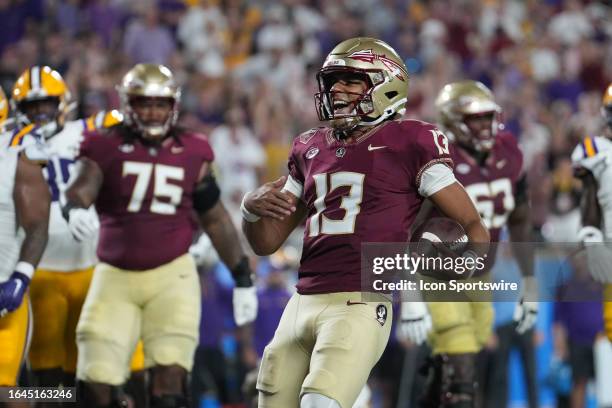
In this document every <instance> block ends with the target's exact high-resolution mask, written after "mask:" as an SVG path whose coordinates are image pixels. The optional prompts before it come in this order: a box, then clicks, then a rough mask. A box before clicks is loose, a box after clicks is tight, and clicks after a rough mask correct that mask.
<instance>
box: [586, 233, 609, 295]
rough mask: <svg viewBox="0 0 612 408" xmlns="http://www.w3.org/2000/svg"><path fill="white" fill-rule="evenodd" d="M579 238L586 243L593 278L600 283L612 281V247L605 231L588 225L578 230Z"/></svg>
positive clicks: (588, 263) (588, 262)
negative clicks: (605, 237) (607, 240)
mask: <svg viewBox="0 0 612 408" xmlns="http://www.w3.org/2000/svg"><path fill="white" fill-rule="evenodd" d="M578 239H579V240H580V241H582V243H583V244H584V249H585V251H586V257H587V265H588V269H589V272H590V273H591V276H592V277H593V279H594V280H596V281H597V282H600V283H612V268H610V265H612V249H611V248H610V247H609V245H610V243H609V242H605V240H604V234H603V232H601V230H600V229H599V228H595V227H593V226H590V225H587V226H585V227H582V228H581V229H580V231H578Z"/></svg>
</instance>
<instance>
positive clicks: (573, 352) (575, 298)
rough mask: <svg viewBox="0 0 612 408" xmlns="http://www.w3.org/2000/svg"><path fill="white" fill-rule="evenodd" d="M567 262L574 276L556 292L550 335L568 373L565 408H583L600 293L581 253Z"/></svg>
mask: <svg viewBox="0 0 612 408" xmlns="http://www.w3.org/2000/svg"><path fill="white" fill-rule="evenodd" d="M570 262H571V264H572V266H573V270H574V273H573V276H572V277H570V278H569V280H567V281H566V282H565V283H564V284H563V285H561V286H560V287H559V289H558V291H557V302H556V303H555V327H554V332H553V333H554V335H555V346H556V348H555V353H556V355H557V356H558V357H559V358H560V359H561V360H564V359H565V360H567V361H569V364H570V367H571V370H572V391H571V395H570V401H569V406H570V407H571V408H584V407H586V389H587V383H588V382H589V381H590V380H592V379H593V378H594V377H595V367H594V360H593V344H594V342H595V339H596V337H597V336H598V335H599V334H600V333H601V332H602V331H603V314H602V309H601V299H602V292H601V286H600V285H599V284H597V283H596V282H594V281H593V280H592V279H591V276H590V275H589V272H588V270H587V265H586V257H585V253H584V252H580V253H578V254H577V255H575V256H573V257H572V258H571V259H570Z"/></svg>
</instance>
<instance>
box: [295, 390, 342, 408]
mask: <svg viewBox="0 0 612 408" xmlns="http://www.w3.org/2000/svg"><path fill="white" fill-rule="evenodd" d="M300 408H340V404H338V402H337V401H336V400H333V399H331V398H329V397H326V396H325V395H322V394H315V393H308V394H304V395H303V396H302V399H301V400H300Z"/></svg>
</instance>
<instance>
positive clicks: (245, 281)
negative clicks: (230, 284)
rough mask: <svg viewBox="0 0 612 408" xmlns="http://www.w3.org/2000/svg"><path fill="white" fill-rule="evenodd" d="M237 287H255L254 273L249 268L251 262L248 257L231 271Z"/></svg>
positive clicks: (242, 259) (244, 257)
mask: <svg viewBox="0 0 612 408" xmlns="http://www.w3.org/2000/svg"><path fill="white" fill-rule="evenodd" d="M230 272H231V273H232V277H233V278H234V282H236V287H238V288H248V287H251V286H253V272H252V271H251V267H250V266H249V260H248V258H247V257H246V256H243V257H242V258H241V259H240V262H238V265H236V266H234V267H233V268H232V269H231V271H230Z"/></svg>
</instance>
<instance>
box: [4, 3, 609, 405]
mask: <svg viewBox="0 0 612 408" xmlns="http://www.w3.org/2000/svg"><path fill="white" fill-rule="evenodd" d="M610 17H611V11H610V7H609V5H608V3H607V2H604V1H602V2H597V1H588V0H583V1H579V0H566V1H564V0H540V1H536V0H524V1H519V0H516V1H515V0H508V1H502V0H482V1H475V0H457V1H455V0H454V1H441V0H437V1H436V0H432V1H425V0H421V1H417V0H343V1H340V0H338V1H324V0H319V1H317V0H310V1H309V0H283V1H281V0H278V1H271V0H267V1H266V0H260V1H256V0H253V1H246V0H226V1H222V0H209V1H206V0H201V1H198V0H185V1H179V0H160V1H157V2H155V1H149V0H0V27H2V28H1V30H2V35H0V55H1V59H0V85H1V86H2V88H3V89H4V90H5V91H6V92H7V94H9V93H10V90H11V88H12V84H13V82H14V80H15V79H16V78H17V76H18V75H19V74H20V73H21V72H22V71H23V70H24V69H26V68H27V67H29V66H31V65H35V64H47V65H50V66H52V67H53V68H55V69H57V70H58V71H59V72H60V73H61V74H62V75H63V76H64V78H65V79H66V81H67V83H68V84H69V87H70V89H71V91H72V95H73V98H74V100H76V101H78V107H77V108H76V110H75V112H74V115H75V116H77V117H85V116H88V115H90V114H92V113H94V112H96V111H98V110H101V109H110V108H116V107H118V106H119V99H118V96H117V93H116V92H115V91H114V86H115V85H116V84H117V83H118V82H119V80H120V78H121V76H122V75H123V74H124V73H125V72H126V71H127V70H128V69H129V68H130V67H131V66H132V65H133V64H135V63H139V62H155V63H162V64H166V65H168V66H169V67H170V68H171V69H172V70H173V71H174V73H175V75H176V76H177V78H178V79H179V81H180V83H181V85H182V87H183V93H182V97H181V104H182V115H181V122H182V123H183V124H184V125H187V126H190V127H193V128H196V129H199V130H201V131H203V132H205V133H207V134H209V136H210V137H211V140H212V144H213V147H214V149H215V152H216V167H217V169H216V170H217V174H218V177H219V180H220V184H221V188H222V191H223V195H224V200H225V203H226V204H227V205H228V208H229V209H230V211H232V214H233V216H234V218H235V220H236V222H239V218H240V213H239V210H238V208H239V203H240V200H241V198H242V195H243V193H244V192H246V191H249V190H251V189H252V188H254V187H255V186H256V185H257V184H258V183H260V182H262V181H268V180H270V179H273V178H275V177H278V176H279V175H282V174H284V172H285V164H286V157H287V154H288V152H289V148H290V142H291V139H292V137H293V136H294V135H296V134H298V133H299V132H300V131H303V130H304V129H306V128H309V127H311V126H316V125H317V119H316V113H315V110H314V101H313V94H314V92H315V88H316V83H315V80H314V77H315V73H316V71H317V69H318V68H319V67H320V65H321V63H322V58H323V57H324V56H325V55H326V54H327V52H329V51H330V50H331V48H332V47H333V46H334V45H335V44H337V43H338V42H340V41H341V40H343V39H346V38H349V37H353V36H357V35H368V36H374V37H378V38H381V39H383V40H385V41H387V42H388V43H389V44H391V45H392V46H393V47H394V48H395V49H396V50H397V51H398V53H399V54H400V55H401V56H402V57H403V58H405V61H406V65H407V66H408V69H409V71H410V73H411V74H412V78H411V82H410V89H409V102H408V113H407V116H409V117H413V118H418V119H423V120H428V121H433V120H435V112H434V111H433V106H434V105H433V98H434V97H435V95H436V94H437V92H438V90H439V89H440V88H441V87H442V85H444V84H445V83H447V82H449V81H452V80H456V79H460V78H472V79H477V80H480V81H482V82H483V83H485V84H486V85H487V86H489V87H490V88H491V89H492V90H493V91H494V93H495V95H496V98H497V102H498V103H499V104H500V105H501V106H502V107H503V110H504V122H505V124H506V126H507V127H508V128H509V129H510V130H511V131H512V132H513V133H514V134H515V135H516V137H517V138H518V139H519V142H520V145H521V147H522V148H523V152H524V154H525V170H526V172H527V174H528V178H529V181H530V197H531V200H532V206H533V213H534V220H533V221H534V225H533V229H534V233H535V234H536V236H537V237H538V240H541V241H558V242H568V241H569V242H571V241H572V240H573V239H574V237H575V233H576V231H577V227H578V223H579V219H578V212H577V205H578V199H579V194H580V190H579V188H580V186H579V185H578V184H577V183H576V182H575V180H574V179H573V178H572V168H571V163H570V159H569V156H570V153H571V150H572V149H573V147H574V146H575V144H576V143H577V142H578V141H579V140H580V139H581V138H582V137H584V136H585V135H596V134H599V133H600V131H601V129H602V125H603V121H602V120H601V116H600V102H601V96H602V92H603V90H605V88H606V87H607V85H608V84H609V83H610V81H611V80H612V46H611V42H610V37H611V36H612V18H610ZM160 238H161V237H160ZM296 242H297V244H296ZM297 245H299V235H298V238H297V239H295V240H293V241H292V242H291V243H290V244H289V246H288V247H287V248H285V250H284V251H283V252H282V253H280V254H277V256H274V257H272V258H271V259H263V260H261V261H260V262H259V265H258V273H259V275H260V285H261V293H260V317H259V319H258V321H257V323H256V324H255V325H254V333H253V338H254V340H253V346H252V347H248V346H245V344H246V343H249V341H245V339H248V338H249V337H250V334H249V333H245V332H238V333H237V332H236V331H235V328H234V327H233V323H232V317H231V316H232V314H231V302H227V300H228V299H230V297H224V293H225V292H228V291H229V285H230V284H231V283H230V282H231V279H230V278H229V274H228V272H227V270H225V269H224V268H223V267H222V266H220V265H214V262H213V263H210V264H207V265H206V266H204V267H203V268H202V269H203V270H206V272H208V273H204V274H203V275H202V276H203V277H202V281H203V293H204V298H205V300H204V304H203V308H204V313H203V316H204V318H203V322H202V330H201V332H202V333H201V334H202V339H201V349H200V350H199V353H198V357H197V358H198V359H199V360H198V365H197V366H196V370H199V371H196V372H195V373H194V378H197V379H198V381H199V382H200V383H198V384H199V386H203V387H210V386H211V384H212V382H211V381H213V380H214V379H216V380H217V382H216V392H210V388H207V389H208V390H209V392H208V393H207V394H206V395H207V397H206V398H205V399H204V400H203V401H204V402H203V403H202V404H203V406H206V407H215V406H218V402H217V401H218V400H224V402H226V403H236V404H240V402H241V398H242V397H241V396H240V395H241V392H240V388H241V383H242V378H243V377H244V374H245V372H247V371H248V369H249V368H252V367H254V366H255V364H256V360H257V356H258V355H260V354H261V351H262V349H263V346H264V345H265V342H266V341H267V339H269V337H270V336H271V334H272V333H273V330H274V328H275V325H276V321H277V320H278V318H279V317H280V312H281V311H282V307H283V305H284V302H285V301H286V300H287V299H288V297H289V293H290V291H291V287H292V282H293V281H294V279H295V276H294V275H295V274H294V272H293V271H294V269H295V263H296V261H297V260H296V250H295V247H296V246H297ZM546 262H547V260H546V259H545V258H541V259H539V261H538V274H539V276H542V274H543V272H545V271H546ZM499 268H506V269H507V270H508V271H509V270H511V269H512V268H513V267H512V266H511V264H510V263H501V264H500V266H499V267H498V269H499ZM509 273H510V272H509ZM553 310H554V305H553V304H552V303H546V304H544V305H543V307H542V309H541V319H540V321H539V322H538V327H537V330H536V331H535V332H534V334H533V336H534V342H535V344H536V349H537V354H536V360H537V373H538V388H539V390H540V402H541V404H542V405H543V406H544V405H545V406H554V405H555V391H554V389H553V387H551V386H550V381H547V378H548V377H549V374H550V372H551V369H550V367H551V362H552V361H553V360H554V359H553V356H554V354H555V352H554V344H553V343H554V338H553V329H552V327H551V325H552V320H553V319H554V316H553V315H554V313H553ZM506 314H507V313H506ZM503 315H504V312H503V311H500V314H499V316H500V317H499V318H498V320H499V322H501V319H503V317H501V316H503ZM499 322H498V323H499ZM392 342H393V343H392V348H390V349H391V350H394V351H397V352H398V353H401V347H399V346H398V345H397V344H396V343H395V342H394V340H392ZM391 360H393V359H391ZM396 360H397V359H396ZM399 360H401V359H399ZM518 360H519V359H518V358H517V357H516V356H513V358H512V359H511V362H510V370H512V374H511V375H510V378H511V381H510V387H511V393H510V400H511V402H512V403H513V404H517V405H518V406H520V405H521V404H523V403H524V402H525V400H526V397H525V391H524V388H525V387H524V384H523V382H524V381H523V378H524V376H523V375H522V373H521V371H520V370H521V368H520V363H519V362H518ZM202 364H204V365H206V366H207V368H206V369H205V368H204V367H202ZM384 364H390V365H392V362H390V361H387V360H385V361H384ZM393 370H394V369H393V368H391V367H385V366H383V367H382V369H379V370H376V371H375V372H374V373H373V380H372V384H371V386H372V392H373V395H372V399H373V404H374V405H373V406H375V407H378V406H386V405H384V402H383V401H384V400H386V399H388V398H389V393H390V392H389V389H391V388H392V385H390V383H391V382H392V381H389V378H388V377H389V374H385V373H392V372H394V371H393ZM381 373H382V374H381ZM561 388H562V387H561ZM591 400H592V398H591ZM590 403H591V405H592V404H594V402H593V401H591V402H590ZM206 404H208V405H206ZM237 406H241V405H237Z"/></svg>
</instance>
